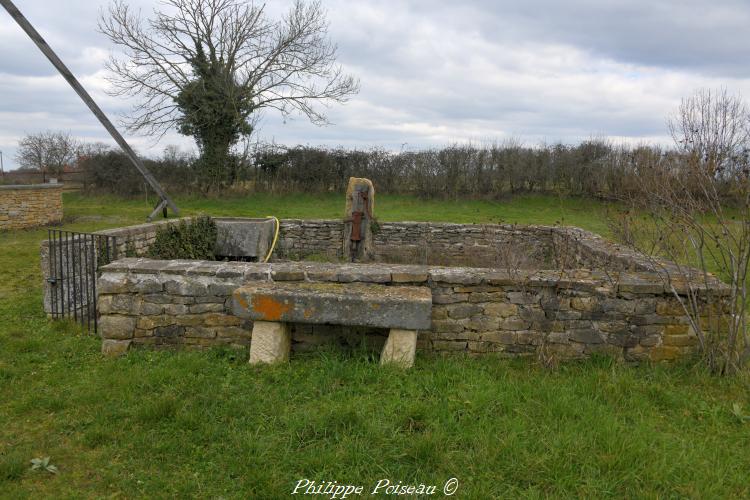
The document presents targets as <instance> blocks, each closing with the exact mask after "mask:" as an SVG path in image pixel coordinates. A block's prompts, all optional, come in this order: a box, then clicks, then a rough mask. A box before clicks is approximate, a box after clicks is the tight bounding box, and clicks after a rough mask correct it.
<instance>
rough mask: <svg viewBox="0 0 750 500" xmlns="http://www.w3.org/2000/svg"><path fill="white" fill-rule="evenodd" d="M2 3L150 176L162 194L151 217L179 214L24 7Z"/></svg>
mask: <svg viewBox="0 0 750 500" xmlns="http://www.w3.org/2000/svg"><path fill="white" fill-rule="evenodd" d="M0 5H2V6H3V7H4V8H5V10H7V11H8V14H10V15H11V17H12V18H13V19H15V21H16V22H17V23H18V25H19V26H20V27H21V29H22V30H24V31H25V32H26V34H27V35H29V38H31V40H32V41H33V42H34V43H35V44H36V46H37V47H39V50H41V51H42V54H44V55H45V56H46V57H47V59H49V61H50V62H51V63H52V65H53V66H54V67H55V68H57V71H59V72H60V74H61V75H62V76H63V78H65V80H67V81H68V83H69V84H70V86H71V87H73V90H75V91H76V94H78V96H79V97H80V98H81V100H83V102H84V103H86V106H88V107H89V109H90V110H91V112H92V113H94V116H96V117H97V118H98V119H99V121H100V122H101V123H102V125H104V128H106V129H107V132H109V135H111V136H112V138H113V139H114V140H115V142H117V144H118V145H119V146H120V147H121V148H122V150H123V151H125V154H126V155H128V158H130V161H132V162H133V165H135V168H137V169H138V171H139V172H140V173H141V175H142V176H143V178H144V179H146V182H148V183H149V185H150V186H151V187H152V188H153V189H154V191H155V192H156V194H157V195H159V197H160V199H161V201H160V202H159V204H158V205H157V206H156V208H155V209H154V211H153V212H152V213H151V215H149V216H148V219H149V220H151V219H153V217H154V216H155V215H156V214H157V213H158V212H159V211H160V210H164V215H165V216H166V213H167V210H166V207H169V208H171V209H172V211H173V212H174V213H175V215H179V213H180V210H179V209H178V208H177V206H176V205H175V204H174V203H173V202H172V200H171V199H169V196H167V193H165V192H164V189H162V187H161V185H160V184H159V182H158V181H157V180H156V179H155V178H154V176H153V175H151V172H149V171H148V169H147V168H146V166H145V165H144V164H143V162H142V161H141V159H140V158H138V155H136V154H135V151H133V148H131V147H130V144H128V143H127V141H126V140H125V138H124V137H123V136H122V135H120V132H118V131H117V129H116V128H115V126H114V125H112V122H111V121H109V118H107V116H106V115H105V114H104V112H103V111H102V110H101V108H100V107H99V106H98V105H97V104H96V103H95V102H94V100H93V99H92V98H91V96H90V95H89V93H88V92H86V89H84V88H83V86H82V85H81V84H80V83H79V82H78V80H77V79H76V77H75V76H73V73H71V72H70V70H69V69H68V67H67V66H65V64H64V63H63V62H62V61H61V60H60V58H59V57H57V54H55V52H54V51H53V50H52V48H51V47H50V46H49V45H48V44H47V42H46V41H45V40H44V38H42V35H40V34H39V32H38V31H37V30H36V29H34V27H33V26H32V25H31V23H30V22H29V21H28V20H27V19H26V18H25V17H24V15H23V14H21V11H20V10H18V8H17V7H16V6H15V5H14V4H13V2H11V0H0Z"/></svg>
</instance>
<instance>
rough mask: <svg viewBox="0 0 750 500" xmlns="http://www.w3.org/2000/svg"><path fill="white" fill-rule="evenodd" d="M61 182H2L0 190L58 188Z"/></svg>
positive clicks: (61, 185)
mask: <svg viewBox="0 0 750 500" xmlns="http://www.w3.org/2000/svg"><path fill="white" fill-rule="evenodd" d="M62 187H63V184H62V183H58V184H3V185H0V191H3V190H7V191H10V190H19V189H58V188H62Z"/></svg>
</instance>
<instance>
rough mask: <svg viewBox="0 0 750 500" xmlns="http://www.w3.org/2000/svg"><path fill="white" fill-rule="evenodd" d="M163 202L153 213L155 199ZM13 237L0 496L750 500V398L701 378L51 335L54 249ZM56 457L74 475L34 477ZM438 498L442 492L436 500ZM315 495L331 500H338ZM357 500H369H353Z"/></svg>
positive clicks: (583, 219) (1, 308)
mask: <svg viewBox="0 0 750 500" xmlns="http://www.w3.org/2000/svg"><path fill="white" fill-rule="evenodd" d="M152 201H153V200H152ZM176 201H177V203H178V205H179V206H180V207H182V208H183V210H184V212H185V213H186V214H192V213H199V212H201V211H203V212H206V213H210V214H212V215H245V216H264V215H277V216H279V217H306V218H312V217H320V218H324V217H337V216H340V212H341V211H342V209H343V199H342V197H341V196H339V195H332V196H309V195H303V196H283V197H271V196H266V195H262V196H261V195H258V196H253V197H250V198H243V199H240V198H228V199H226V198H225V199H208V200H205V199H198V198H191V199H178V200H176ZM149 208H150V204H148V203H146V200H119V199H115V198H102V197H95V198H85V197H82V196H80V195H77V194H66V196H65V221H66V222H65V227H66V228H68V229H75V230H85V231H88V230H95V229H102V228H105V227H114V226H121V225H125V224H131V223H138V222H141V221H142V220H143V218H144V216H145V215H146V214H147V213H148V211H149ZM376 211H377V214H378V216H379V217H380V218H381V219H382V220H441V221H456V222H497V221H505V222H519V223H539V224H554V223H555V222H561V223H564V224H571V225H578V226H581V227H584V228H587V229H590V230H593V231H596V232H599V233H606V229H607V228H606V223H605V220H604V211H605V208H604V207H603V206H602V205H600V204H597V203H596V202H593V201H584V200H575V199H559V198H554V197H526V198H519V199H515V200H512V201H508V202H504V203H490V202H457V203H453V202H436V201H431V202H423V201H419V200H416V199H413V198H408V197H389V196H379V197H378V198H377V204H376ZM45 238H46V230H42V229H39V230H30V231H17V232H11V233H0V424H1V425H0V497H2V498H32V497H33V498H39V497H42V498H79V497H97V498H98V497H112V498H132V497H143V498H173V497H198V498H283V497H286V496H288V495H289V494H290V493H291V492H292V490H293V489H294V486H295V484H296V482H297V481H298V480H300V479H304V478H307V479H309V480H314V481H318V482H320V481H337V482H338V483H340V484H341V483H343V484H353V485H363V486H364V487H365V492H367V493H369V491H371V490H372V488H373V487H374V486H375V484H376V483H377V482H378V481H379V480H381V479H389V480H390V481H391V482H393V483H396V482H399V481H401V482H402V483H403V484H419V483H424V484H430V485H431V484H434V485H437V486H438V493H440V492H441V491H442V487H443V484H444V483H445V482H446V481H447V480H448V479H449V478H452V477H455V478H457V479H458V481H459V483H458V484H459V486H458V493H457V497H459V498H499V497H518V496H522V497H534V498H536V497H548V496H549V497H560V496H562V497H582V496H583V497H602V496H616V497H694V498H706V497H708V498H717V497H737V498H742V497H744V498H747V497H750V481H749V480H748V478H750V452H749V451H748V450H750V419H743V418H741V417H742V415H739V416H738V415H737V414H736V412H735V411H734V410H733V406H734V405H739V413H740V414H744V415H748V414H750V386H749V385H748V378H747V377H744V376H743V377H738V378H735V379H729V380H727V379H721V378H716V377H712V376H710V375H708V374H706V373H705V372H704V371H702V370H701V369H700V368H697V367H695V366H692V365H691V364H689V363H687V364H682V365H678V366H645V365H643V366H628V365H621V364H618V363H614V362H612V361H610V360H608V359H606V358H598V359H593V360H590V361H587V362H582V363H570V364H566V365H564V366H562V367H561V368H559V369H557V370H553V371H550V370H545V369H543V368H541V367H539V366H537V365H536V364H535V363H534V362H533V361H525V360H515V361H507V360H498V359H491V358H483V359H469V358H462V357H454V358H440V357H432V356H420V357H418V358H417V363H416V366H415V368H414V369H413V370H411V371H409V372H408V373H401V372H398V371H394V370H391V369H383V368H381V367H380V366H378V364H377V362H376V359H373V357H372V356H371V355H370V354H368V353H366V352H358V351H357V352H350V353H342V352H337V351H321V352H319V353H314V354H309V355H305V356H296V357H295V358H294V359H293V361H292V362H291V363H290V364H289V365H287V366H282V367H275V368H268V367H266V368H253V367H250V366H248V365H247V363H246V357H247V353H246V352H235V351H229V350H214V351H211V352H209V353H191V352H179V353H170V352H148V351H136V352H132V353H130V354H128V356H126V357H124V358H121V359H115V360H111V359H103V358H102V357H101V356H100V354H99V347H100V343H99V341H98V340H97V339H96V338H92V337H90V336H86V335H84V334H82V333H81V332H80V331H79V330H78V329H77V328H76V327H75V326H74V325H71V324H67V323H54V324H53V323H49V322H48V321H47V320H46V319H45V317H44V315H43V313H42V306H41V291H40V289H41V287H40V279H41V278H40V273H39V269H38V267H39V262H38V243H39V241H40V240H42V239H45ZM46 456H49V457H51V460H50V462H51V463H52V464H54V465H56V466H57V467H58V468H59V473H58V474H56V475H53V474H49V473H46V472H38V471H31V470H29V465H30V464H29V461H30V460H31V459H32V458H35V457H46ZM435 496H436V497H440V496H441V494H436V495H435ZM317 498H323V497H322V496H320V497H317ZM349 498H357V497H349Z"/></svg>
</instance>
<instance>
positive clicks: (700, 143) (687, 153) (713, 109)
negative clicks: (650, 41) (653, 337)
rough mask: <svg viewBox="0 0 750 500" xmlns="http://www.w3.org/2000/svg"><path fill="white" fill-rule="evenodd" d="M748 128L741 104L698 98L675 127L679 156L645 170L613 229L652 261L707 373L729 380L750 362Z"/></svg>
mask: <svg viewBox="0 0 750 500" xmlns="http://www.w3.org/2000/svg"><path fill="white" fill-rule="evenodd" d="M748 125H749V122H748V110H747V108H746V106H745V104H744V103H743V102H742V100H741V99H740V98H739V97H738V96H732V95H729V94H727V93H726V92H725V91H719V92H710V91H699V92H697V93H696V94H695V95H694V96H692V97H691V98H689V99H685V100H683V102H682V105H681V106H680V109H679V111H678V114H677V115H676V116H675V117H673V118H672V119H671V120H670V122H669V127H670V130H671V132H672V135H673V137H674V138H675V142H676V145H677V148H678V152H679V154H676V155H664V156H662V157H656V156H653V157H651V158H650V161H648V162H646V161H643V162H642V163H641V164H640V165H639V167H638V171H637V176H636V177H635V179H636V181H637V183H638V188H637V189H635V190H633V191H632V193H630V196H628V197H627V198H626V199H625V200H624V201H626V202H627V210H625V211H624V212H623V213H622V214H621V217H620V218H619V220H618V221H617V222H616V224H615V228H616V229H617V230H618V231H619V232H620V236H621V237H622V238H623V239H625V240H626V241H627V242H628V243H630V244H632V245H634V246H636V247H638V248H639V249H640V250H642V251H644V253H646V254H648V255H651V256H653V259H652V263H653V264H654V265H655V266H656V267H657V268H658V269H659V270H660V271H661V272H662V275H663V276H664V277H665V281H666V284H667V286H668V289H669V290H671V291H672V293H673V295H674V297H675V299H676V301H677V302H678V303H679V304H680V306H681V307H682V309H683V311H684V312H685V313H686V315H687V317H688V318H689V320H690V327H691V329H692V330H693V332H694V333H695V335H696V336H697V338H698V342H699V346H700V348H701V351H702V352H703V355H704V357H705V359H706V360H707V362H708V365H709V366H710V367H711V368H712V369H713V370H715V371H716V372H719V373H722V374H729V373H734V372H736V371H738V370H739V369H740V368H741V367H743V366H745V365H746V364H747V363H748V361H749V360H750V337H749V336H748V324H747V315H746V310H747V306H748V290H747V285H748V271H750V269H749V267H750V163H749V162H748V146H750V143H749V141H748V138H749V135H748ZM659 257H667V258H668V259H670V261H671V262H665V261H663V260H661V259H660V258H659ZM714 273H715V274H717V275H718V276H719V277H721V278H722V279H723V280H724V281H725V282H726V284H727V285H728V286H723V285H722V284H721V283H720V282H719V280H718V279H717V278H716V277H715V276H714Z"/></svg>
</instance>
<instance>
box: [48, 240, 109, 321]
mask: <svg viewBox="0 0 750 500" xmlns="http://www.w3.org/2000/svg"><path fill="white" fill-rule="evenodd" d="M48 236H49V259H48V260H49V277H48V278H47V282H48V283H49V306H50V314H51V316H52V319H61V318H71V319H73V320H75V321H76V322H78V323H80V324H81V326H83V327H85V328H86V329H87V330H88V331H89V332H96V331H97V315H96V278H97V276H98V270H99V267H101V266H103V265H105V264H109V263H110V262H112V261H113V260H116V259H117V239H116V238H115V237H114V236H107V235H103V234H91V233H77V232H74V231H62V230H59V229H50V230H49V233H48Z"/></svg>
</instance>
